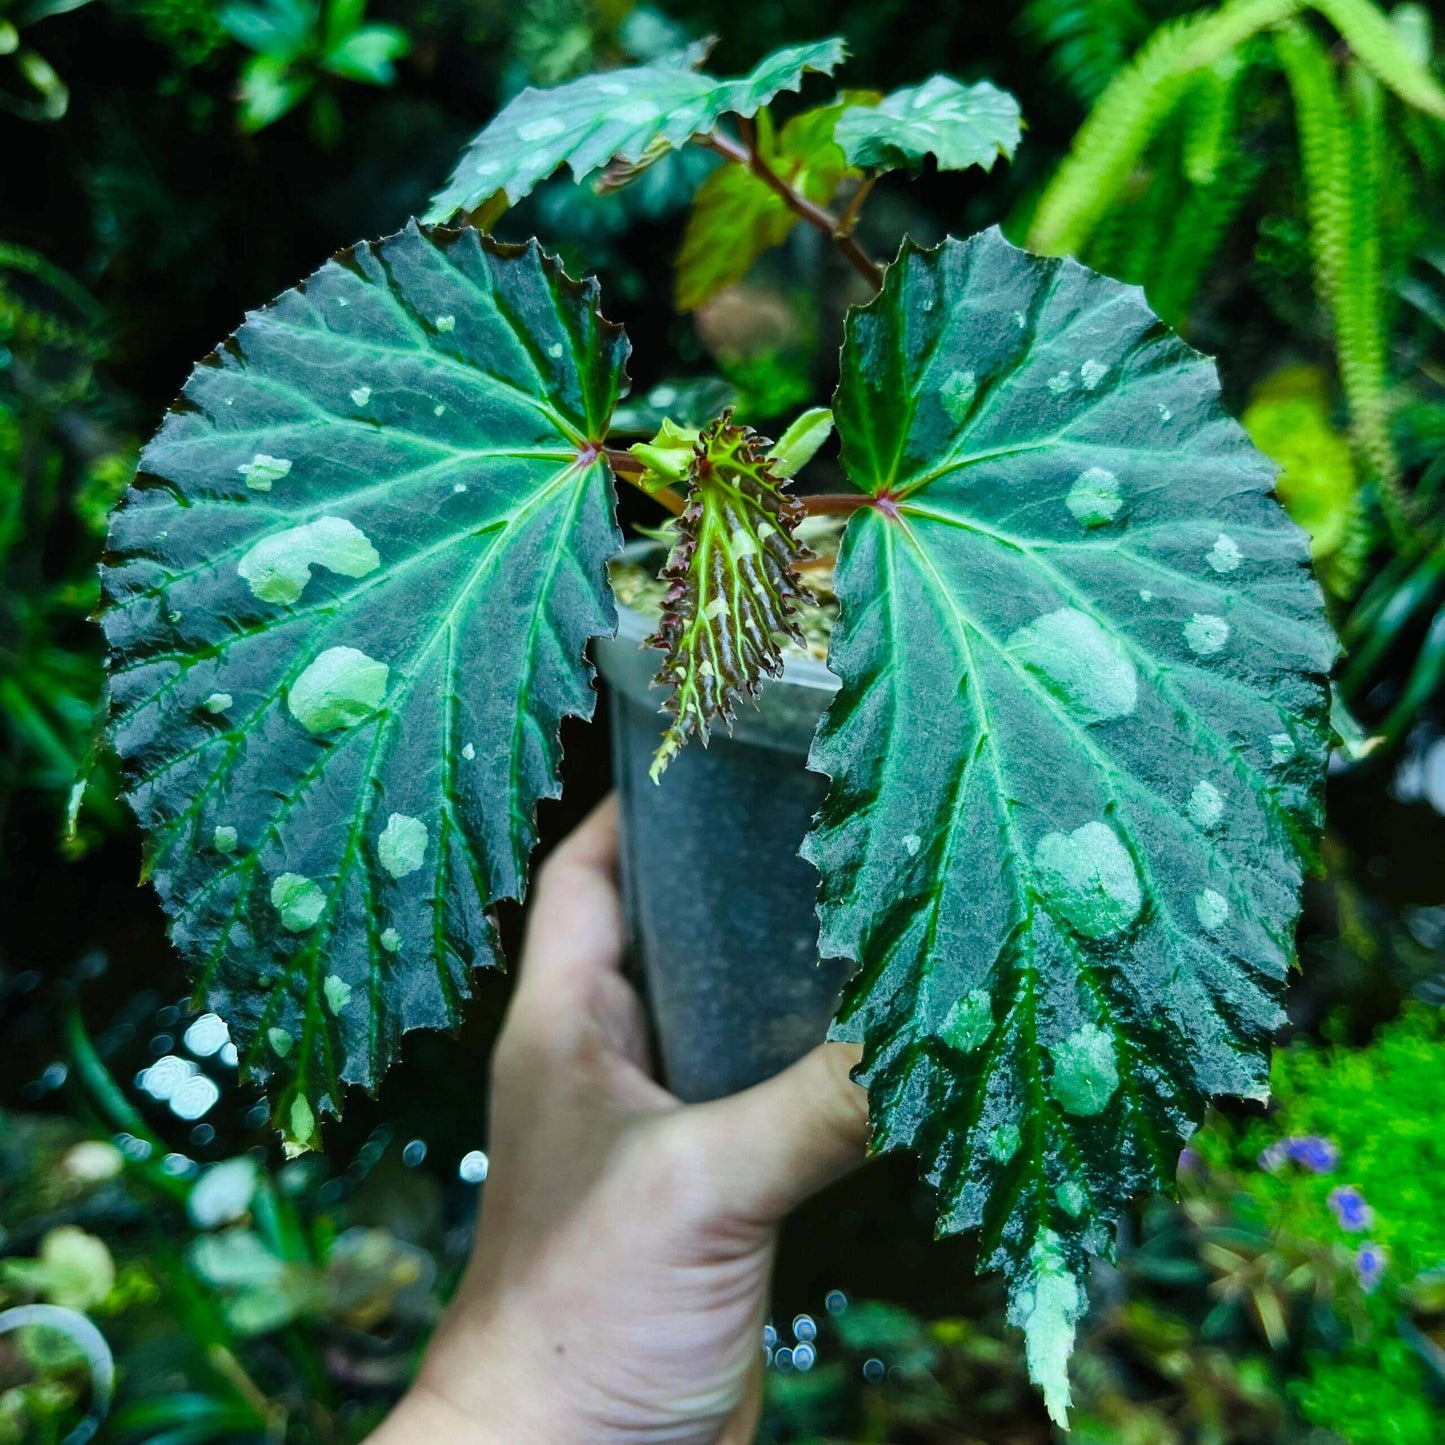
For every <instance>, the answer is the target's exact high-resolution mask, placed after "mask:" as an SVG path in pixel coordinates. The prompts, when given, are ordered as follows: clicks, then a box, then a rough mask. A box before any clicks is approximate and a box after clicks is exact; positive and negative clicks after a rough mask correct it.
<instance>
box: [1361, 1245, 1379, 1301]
mask: <svg viewBox="0 0 1445 1445" xmlns="http://www.w3.org/2000/svg"><path fill="white" fill-rule="evenodd" d="M1384 1273H1385V1251H1384V1250H1383V1249H1381V1248H1380V1246H1379V1245H1378V1244H1362V1245H1361V1246H1360V1248H1359V1250H1358V1252H1357V1253H1356V1255H1355V1275H1356V1277H1357V1278H1358V1279H1359V1281H1360V1288H1361V1289H1362V1290H1364V1292H1365V1293H1366V1294H1369V1293H1371V1292H1372V1291H1373V1290H1374V1289H1375V1288H1376V1287H1377V1286H1378V1285H1379V1283H1380V1277H1381V1276H1382V1275H1383V1274H1384Z"/></svg>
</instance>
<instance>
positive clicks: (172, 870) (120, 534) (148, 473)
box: [104, 225, 627, 1144]
mask: <svg viewBox="0 0 1445 1445" xmlns="http://www.w3.org/2000/svg"><path fill="white" fill-rule="evenodd" d="M626 354H627V342H626V340H625V338H624V337H623V335H622V332H621V330H620V329H619V328H617V327H614V326H611V325H609V324H608V323H607V322H605V321H603V320H602V319H601V318H600V316H599V315H598V313H597V309H596V283H595V282H588V283H586V284H578V283H576V282H573V281H570V280H568V278H567V277H566V276H564V275H563V274H562V272H561V270H560V268H559V267H558V266H557V264H556V263H555V262H554V261H552V260H551V259H549V258H547V257H544V256H543V255H542V254H541V253H540V252H539V251H538V250H537V248H536V246H535V245H531V246H528V247H525V248H522V247H504V246H497V245H493V244H492V243H491V242H490V241H487V240H485V239H483V238H481V237H480V236H479V235H478V233H476V232H475V231H462V232H446V231H426V230H420V229H418V228H417V227H416V226H415V225H413V226H411V227H409V228H408V229H407V230H406V231H405V232H403V233H401V234H399V235H396V236H392V237H390V238H389V239H387V240H385V241H380V242H376V243H374V244H367V245H362V246H358V247H357V248H355V249H354V250H352V251H347V252H343V253H342V254H341V255H339V256H338V257H337V258H336V259H334V260H332V261H329V262H328V263H327V264H326V265H324V266H323V267H322V268H321V269H320V270H319V271H317V272H316V273H315V274H314V275H313V276H311V277H310V278H308V279H307V280H306V281H305V282H304V283H303V284H302V285H301V286H300V287H298V288H297V289H296V290H294V291H288V292H286V293H285V294H284V295H282V296H281V297H279V298H278V299H277V300H276V301H275V302H274V303H272V304H271V305H270V306H268V307H266V308H265V309H263V310H261V311H258V312H255V313H253V314H252V315H251V316H249V317H248V318H247V320H246V322H245V324H244V325H243V326H242V327H241V329H240V330H239V331H238V332H237V333H236V334H235V335H234V336H233V337H231V338H230V339H229V340H228V341H227V342H226V343H225V344H224V345H223V346H222V347H220V348H219V349H218V350H217V351H216V352H215V353H214V354H213V355H212V356H210V357H208V358H207V359H206V360H205V361H203V362H202V363H201V364H200V365H199V366H198V367H197V368H196V369H195V371H194V372H193V373H192V375H191V378H190V380H189V381H188V382H187V383H186V387H185V390H184V392H183V393H182V395H181V398H180V400H179V401H177V403H176V404H175V406H174V407H173V408H172V410H171V413H170V415H169V416H168V417H167V418H166V421H165V424H164V425H163V426H162V427H161V429H160V431H159V432H158V433H157V435H156V437H155V438H154V440H152V441H151V443H150V445H149V446H148V447H147V448H146V449H145V451H144V453H143V454H142V457H141V462H140V468H139V471H138V473H137V476H136V480H135V483H134V485H133V486H132V488H131V489H130V491H129V492H128V493H127V494H126V496H125V498H124V500H123V502H122V503H121V505H120V507H119V508H118V509H117V511H116V512H115V515H114V518H113V521H112V525H111V535H110V546H109V552H108V554H107V557H106V567H105V574H104V585H105V594H106V598H107V600H108V602H109V610H108V612H107V614H106V617H105V628H106V634H107V637H108V638H109V641H110V646H111V655H110V691H111V698H110V701H111V725H110V726H111V736H112V738H113V740H114V743H115V746H116V749H117V750H118V752H119V753H120V755H121V757H122V758H123V760H124V762H125V768H126V778H127V783H128V787H129V796H130V801H131V803H132V805H133V806H134V808H135V810H136V812H137V814H138V815H139V817H140V819H141V822H142V823H143V824H144V825H145V827H146V829H147V831H148V833H149V835H150V848H151V861H150V869H151V875H152V877H153V878H154V881H155V884H156V887H157V889H158V890H159V892H160V895H161V898H162V900H163V901H164V903H165V905H166V908H167V911H168V912H169V913H170V915H171V918H172V936H173V938H174V939H175V942H176V944H177V946H178V947H179V948H180V949H181V950H182V952H183V953H184V954H185V955H186V956H187V957H188V958H189V959H190V961H191V962H192V964H193V965H194V967H195V969H196V975H197V981H198V985H199V988H200V990H201V992H202V993H204V995H205V996H206V998H207V1000H208V1002H209V1004H210V1006H211V1007H213V1008H214V1009H216V1011H217V1012H219V1013H221V1014H222V1015H223V1016H224V1017H225V1018H226V1020H227V1022H228V1023H229V1024H230V1026H231V1031H232V1036H233V1037H234V1038H235V1040H236V1043H237V1046H238V1047H239V1048H240V1049H241V1052H242V1055H243V1057H244V1059H245V1062H246V1065H247V1067H248V1068H249V1069H250V1070H251V1071H252V1072H253V1073H255V1074H256V1075H257V1076H259V1077H262V1078H265V1077H267V1076H272V1077H274V1078H276V1079H277V1080H278V1081H279V1082H280V1083H281V1084H283V1085H284V1087H282V1088H280V1089H279V1090H278V1092H279V1099H278V1104H277V1114H278V1119H279V1121H280V1123H281V1124H282V1127H283V1128H284V1129H286V1131H287V1132H288V1134H289V1136H290V1138H291V1139H292V1141H293V1142H295V1143H297V1144H306V1143H308V1142H311V1140H312V1139H313V1137H314V1133H315V1125H316V1121H317V1119H318V1118H319V1116H320V1113H321V1111H322V1110H324V1109H330V1110H332V1111H336V1110H338V1109H339V1107H340V1103H341V1095H342V1092H343V1088H344V1086H345V1085H346V1084H347V1083H359V1084H363V1085H365V1086H367V1087H368V1088H371V1087H374V1086H375V1084H376V1083H377V1081H378V1079H379V1078H380V1076H381V1074H382V1072H383V1070H384V1069H385V1068H386V1066H387V1064H388V1063H389V1062H390V1061H391V1059H392V1058H393V1057H394V1055H395V1053H396V1049H397V1043H398V1040H399V1038H400V1035H401V1034H402V1033H403V1032H404V1031H405V1030H407V1029H411V1028H417V1027H421V1026H426V1027H440V1026H446V1025H452V1024H455V1023H456V1022H457V1020H458V1016H459V1007H460V1003H461V1000H462V999H463V998H464V997H465V996H466V994H467V993H468V991H469V987H470V983H469V974H470V970H471V968H472V967H473V966H474V965H476V964H492V963H496V962H497V961H498V954H497V942H496V937H495V933H494V929H493V927H492V924H491V922H490V920H489V918H488V916H487V914H486V913H485V911H484V910H485V909H486V908H487V907H488V906H489V905H490V904H491V903H493V902H494V901H495V900H497V899H500V898H515V897H518V896H519V895H520V894H521V892H522V888H523V883H524V879H525V872H526V863H527V857H528V854H529V853H530V851H531V849H532V845H533V843H534V841H535V830H534V827H533V821H532V820H533V813H534V809H535V804H536V802H537V799H538V798H541V797H553V796H555V795H556V793H557V791H558V778H557V765H558V761H559V748H558V742H557V729H558V725H559V723H560V722H561V720H562V718H563V717H566V716H587V715H590V713H591V711H592V707H593V700H594V699H593V691H592V687H591V668H590V667H589V666H588V664H587V663H585V662H584V660H583V650H584V648H585V646H586V643H587V640H588V638H590V637H594V636H597V635H599V634H602V633H606V632H608V631H610V630H611V629H612V627H613V626H614V624H615V611H614V607H613V604H612V600H611V595H610V592H609V590H608V588H607V584H606V580H605V576H604V567H605V564H606V561H607V559H608V558H609V557H610V556H611V555H612V554H613V553H614V552H615V551H616V550H617V548H618V546H619V544H620V537H619V534H618V530H617V526H616V522H615V519H614V515H613V493H612V483H611V478H610V474H609V472H608V470H607V468H606V465H605V463H604V462H603V461H602V460H601V458H600V456H599V452H598V443H599V442H600V439H601V438H602V437H603V436H604V435H605V434H606V429H607V421H608V416H609V413H610V412H611V409H612V405H613V403H614V401H615V400H616V397H617V395H618V392H619V390H620V389H621V387H622V385H623V381H624V372H623V364H624V361H625V358H626Z"/></svg>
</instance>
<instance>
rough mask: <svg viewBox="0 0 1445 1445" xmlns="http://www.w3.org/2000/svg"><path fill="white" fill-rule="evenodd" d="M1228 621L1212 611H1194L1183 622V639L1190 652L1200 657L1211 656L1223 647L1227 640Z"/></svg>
mask: <svg viewBox="0 0 1445 1445" xmlns="http://www.w3.org/2000/svg"><path fill="white" fill-rule="evenodd" d="M1229 631H1230V628H1229V623H1227V622H1226V621H1225V620H1224V618H1222V617H1218V616H1216V615H1215V614H1214V613H1212V612H1196V613H1195V614H1194V616H1193V617H1191V618H1190V619H1189V621H1188V622H1186V623H1185V624H1184V640H1185V642H1187V643H1188V644H1189V650H1190V651H1191V652H1195V653H1198V654H1199V656H1200V657H1212V656H1213V655H1214V654H1215V653H1216V652H1221V651H1223V649H1224V644H1225V643H1226V642H1228V641H1229Z"/></svg>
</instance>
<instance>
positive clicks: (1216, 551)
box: [1204, 532, 1244, 572]
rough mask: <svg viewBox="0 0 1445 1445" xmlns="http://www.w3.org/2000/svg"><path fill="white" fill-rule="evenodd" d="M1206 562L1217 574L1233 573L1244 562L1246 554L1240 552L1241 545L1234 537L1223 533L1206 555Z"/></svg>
mask: <svg viewBox="0 0 1445 1445" xmlns="http://www.w3.org/2000/svg"><path fill="white" fill-rule="evenodd" d="M1204 560H1205V561H1206V562H1208V563H1209V565H1210V566H1211V567H1213V568H1214V570H1215V571H1216V572H1233V571H1234V570H1235V569H1236V568H1237V567H1238V566H1239V564H1240V563H1241V562H1243V561H1244V553H1243V552H1241V551H1240V550H1239V543H1238V542H1236V541H1235V540H1234V538H1233V537H1231V536H1228V535H1227V534H1226V533H1224V532H1221V533H1220V534H1219V535H1218V536H1217V537H1216V538H1215V539H1214V545H1213V546H1212V547H1211V548H1210V549H1209V550H1208V551H1207V552H1206V553H1205V554H1204Z"/></svg>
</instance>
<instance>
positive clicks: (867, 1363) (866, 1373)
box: [863, 1358, 888, 1385]
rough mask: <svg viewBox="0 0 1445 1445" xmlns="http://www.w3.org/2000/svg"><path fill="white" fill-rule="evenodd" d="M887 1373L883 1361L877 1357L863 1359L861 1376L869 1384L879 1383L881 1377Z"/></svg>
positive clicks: (880, 1382) (881, 1379)
mask: <svg viewBox="0 0 1445 1445" xmlns="http://www.w3.org/2000/svg"><path fill="white" fill-rule="evenodd" d="M887 1373H888V1368H887V1366H886V1365H884V1363H883V1361H882V1360H880V1359H877V1358H874V1359H871V1360H864V1361H863V1378H864V1379H865V1380H867V1381H868V1383H869V1384H870V1385H880V1384H882V1383H883V1377H884V1375H886V1374H887Z"/></svg>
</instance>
